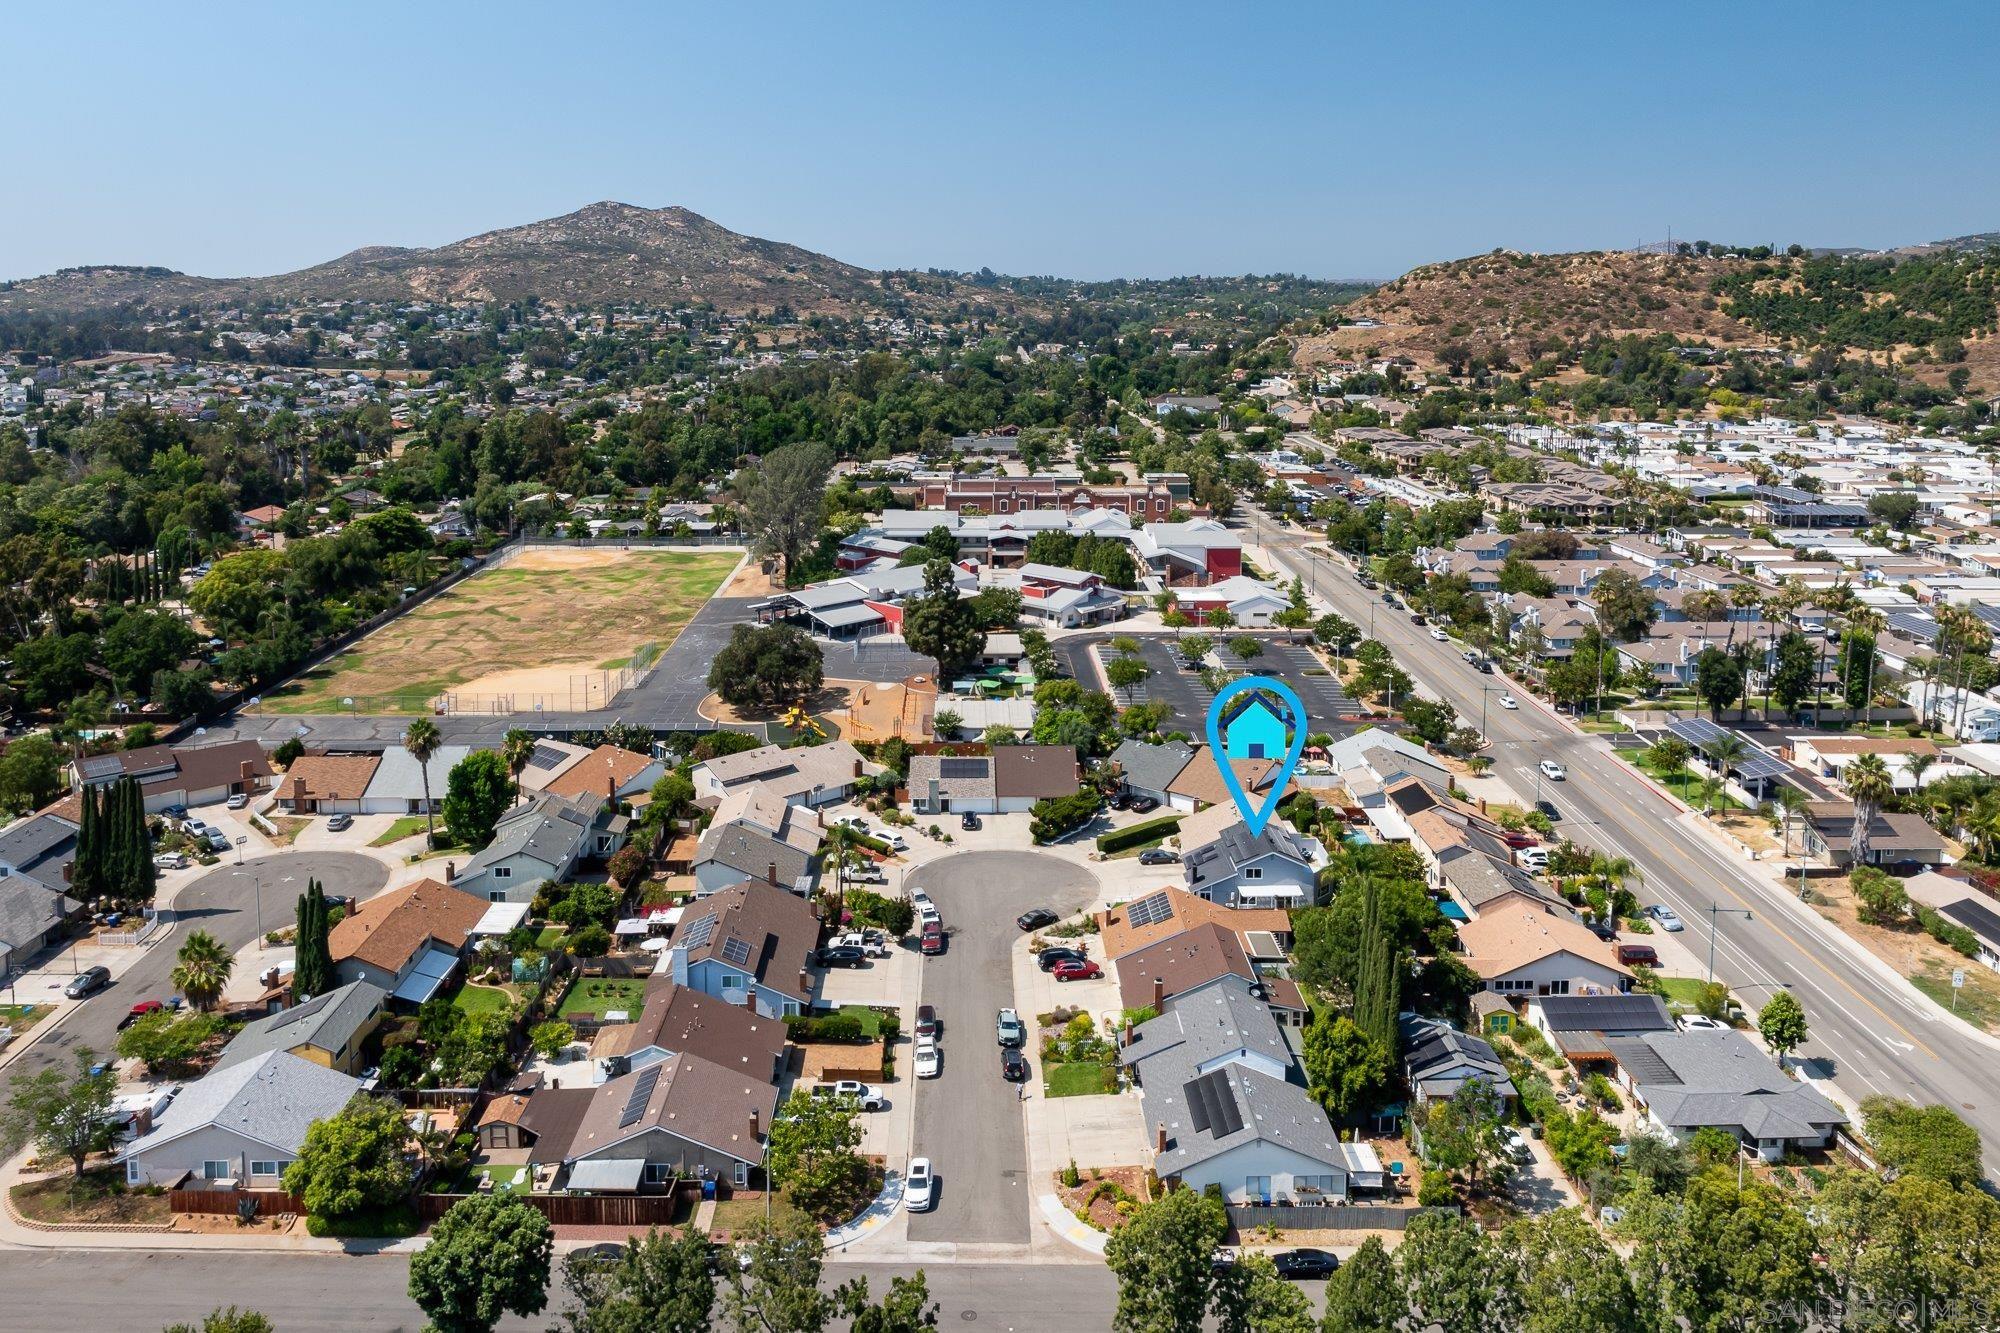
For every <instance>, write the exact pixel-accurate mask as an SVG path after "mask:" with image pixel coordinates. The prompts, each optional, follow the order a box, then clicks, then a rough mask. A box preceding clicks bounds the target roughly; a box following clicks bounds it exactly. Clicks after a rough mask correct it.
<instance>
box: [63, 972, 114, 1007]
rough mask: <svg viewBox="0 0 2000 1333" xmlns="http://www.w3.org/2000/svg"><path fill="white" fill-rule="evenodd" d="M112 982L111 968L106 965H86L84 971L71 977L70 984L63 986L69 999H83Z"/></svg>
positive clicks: (64, 992)
mask: <svg viewBox="0 0 2000 1333" xmlns="http://www.w3.org/2000/svg"><path fill="white" fill-rule="evenodd" d="M110 984H111V969H109V968H105V967H86V968H85V969H83V971H81V972H79V973H77V974H76V975H75V976H74V977H72V978H70V983H69V985H67V986H64V987H63V994H64V995H65V996H66V997H68V998H69V999H72V1000H81V999H82V998H84V997H85V996H86V995H95V994H96V993H97V992H98V991H101V990H103V989H104V988H105V987H106V986H109V985H110Z"/></svg>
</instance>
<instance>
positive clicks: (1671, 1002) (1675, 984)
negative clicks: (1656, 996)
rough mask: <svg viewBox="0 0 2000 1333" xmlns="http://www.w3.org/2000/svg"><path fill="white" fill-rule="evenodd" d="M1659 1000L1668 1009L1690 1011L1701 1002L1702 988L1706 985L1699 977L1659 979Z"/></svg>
mask: <svg viewBox="0 0 2000 1333" xmlns="http://www.w3.org/2000/svg"><path fill="white" fill-rule="evenodd" d="M1659 981H1660V998H1661V999H1663V1000H1665V1001H1666V1002H1667V1005H1668V1007H1670V1008H1674V1009H1686V1010H1689V1011H1692V1010H1693V1009H1694V1008H1695V1007H1696V1006H1697V1005H1698V1004H1700V1002H1701V991H1702V987H1704V986H1706V985H1707V984H1708V983H1707V982H1705V981H1703V980H1702V979H1701V978H1700V977H1661V978H1660V979H1659Z"/></svg>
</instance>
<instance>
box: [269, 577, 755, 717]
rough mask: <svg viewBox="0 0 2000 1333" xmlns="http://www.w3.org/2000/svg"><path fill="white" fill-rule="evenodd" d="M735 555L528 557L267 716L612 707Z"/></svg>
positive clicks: (367, 644)
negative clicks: (630, 671) (631, 671)
mask: <svg viewBox="0 0 2000 1333" xmlns="http://www.w3.org/2000/svg"><path fill="white" fill-rule="evenodd" d="M740 559H741V554H740V553H739V552H736V551H660V550H608V549H580V548H569V547H546V548H536V549H530V550H526V551H523V552H521V553H520V554H519V555H517V556H515V557H514V558H513V559H512V560H510V561H509V562H508V563H506V564H505V565H502V566H501V567H499V568H497V569H490V570H486V571H484V572H482V573H479V574H475V575H473V576H472V577H471V578H469V579H467V580H466V581H465V582H463V583H461V584H459V585H458V586H457V587H455V588H452V589H451V590H450V591H448V592H445V593H443V594H441V595H439V596H437V597H434V598H432V599H431V600H430V601H428V602H426V603H424V604H423V605H422V606H420V607H418V608H416V609H415V610H414V611H411V612H410V613H409V614H408V615H406V616H403V617H402V618H401V619H399V620H396V621H393V622H391V623H390V624H388V625H385V626H383V627H382V628H381V629H379V630H377V631H375V633H373V634H371V635H369V636H368V637H367V638H365V639H363V640H361V642H359V643H357V644H355V645H354V646H353V647H352V648H350V649H348V650H347V651H346V652H344V653H342V654H341V655H340V656H339V657H336V658H334V659H333V660H332V661H331V662H328V663H326V664H325V665H323V666H320V667H317V668H315V669H314V670H312V671H311V672H308V673H307V674H306V675H304V676H301V677H300V678H299V679H297V680H295V681H293V682H291V683H290V684H288V685H286V686H284V687H283V688H282V689H278V690H274V691H272V692H271V693H270V694H268V695H266V696H265V697H264V702H263V704H262V707H261V711H263V712H267V713H343V712H347V711H348V710H349V705H348V704H347V703H346V702H344V701H345V700H348V699H352V700H353V701H354V702H353V705H352V708H353V711H355V712H357V713H422V712H428V711H430V710H431V708H432V707H433V706H434V701H437V700H438V699H439V698H440V697H441V696H445V695H447V694H449V696H450V699H451V701H452V703H453V704H454V705H455V706H456V707H457V708H458V709H459V710H460V711H475V710H477V711H488V710H492V711H527V710H530V709H533V708H534V707H535V706H536V705H537V704H538V703H539V704H540V705H541V706H542V707H544V708H548V709H550V710H553V711H583V710H588V709H593V708H602V707H604V706H605V705H607V704H608V703H609V702H610V698H611V696H612V695H613V694H615V693H616V692H617V689H618V688H619V687H620V686H621V685H622V683H623V681H624V678H625V674H626V672H625V669H626V668H631V667H635V666H643V665H645V664H646V663H649V662H650V661H652V660H653V659H654V658H655V657H657V656H658V655H659V654H660V653H661V652H664V651H665V650H666V648H667V646H668V645H669V644H671V643H672V642H673V641H674V639H675V637H676V636H677V635H679V633H680V632H681V630H682V628H683V627H685V626H686V625H687V623H688V621H689V620H691V619H693V618H694V614H695V612H697V611H699V610H700V609H701V607H702V604H703V603H704V602H706V601H707V600H708V599H709V598H710V597H711V596H712V595H714V593H715V590H716V589H717V588H719V587H720V586H722V582H723V580H725V579H727V578H728V577H729V574H730V571H731V570H733V569H735V568H736V565H737V562H738V561H739V560H740Z"/></svg>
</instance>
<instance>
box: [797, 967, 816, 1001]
mask: <svg viewBox="0 0 2000 1333" xmlns="http://www.w3.org/2000/svg"><path fill="white" fill-rule="evenodd" d="M812 988H813V979H812V973H810V972H808V971H806V970H805V969H804V968H803V967H802V968H800V969H799V990H800V991H802V992H804V993H805V994H807V995H810V994H812Z"/></svg>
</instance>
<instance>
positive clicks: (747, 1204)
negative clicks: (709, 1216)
mask: <svg viewBox="0 0 2000 1333" xmlns="http://www.w3.org/2000/svg"><path fill="white" fill-rule="evenodd" d="M764 1206H765V1205H764V1196H763V1195H761V1194H739V1195H737V1196H736V1197H735V1198H733V1199H718V1200H716V1202H715V1220H714V1221H713V1222H711V1223H710V1224H709V1234H710V1235H712V1236H737V1235H741V1234H742V1233H743V1232H744V1231H746V1230H748V1229H749V1228H750V1226H751V1225H752V1224H753V1223H757V1222H761V1221H763V1220H764ZM770 1208H771V1218H772V1220H773V1221H780V1222H781V1221H784V1220H785V1219H787V1218H791V1217H802V1216H804V1214H802V1213H800V1212H799V1210H798V1209H797V1208H794V1207H793V1206H792V1201H791V1198H790V1197H789V1196H788V1195H786V1193H785V1192H784V1191H783V1190H779V1191H778V1192H777V1194H775V1195H773V1196H772V1198H771V1203H770Z"/></svg>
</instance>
